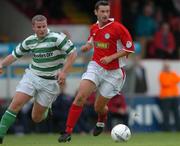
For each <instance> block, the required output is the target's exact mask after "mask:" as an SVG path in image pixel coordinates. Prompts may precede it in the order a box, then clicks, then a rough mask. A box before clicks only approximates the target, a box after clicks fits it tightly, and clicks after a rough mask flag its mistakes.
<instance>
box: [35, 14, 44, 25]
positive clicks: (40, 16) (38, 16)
mask: <svg viewBox="0 0 180 146" xmlns="http://www.w3.org/2000/svg"><path fill="white" fill-rule="evenodd" d="M35 21H47V18H46V17H45V16H43V15H35V16H34V17H33V18H32V24H34V23H35Z"/></svg>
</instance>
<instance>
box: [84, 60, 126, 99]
mask: <svg viewBox="0 0 180 146" xmlns="http://www.w3.org/2000/svg"><path fill="white" fill-rule="evenodd" d="M125 78H126V75H125V72H124V71H123V69H122V68H119V69H116V70H106V69H104V68H103V67H101V66H100V65H99V64H97V63H96V62H95V61H90V62H89V64H88V67H87V71H86V72H85V73H84V74H83V75H82V80H84V79H87V80H90V81H92V82H94V83H95V84H96V87H97V89H98V90H99V92H100V94H101V95H102V96H104V97H105V98H109V99H110V98H112V97H113V96H115V95H117V94H119V92H120V91H121V89H122V87H123V85H124V82H125Z"/></svg>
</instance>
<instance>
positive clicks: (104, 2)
mask: <svg viewBox="0 0 180 146" xmlns="http://www.w3.org/2000/svg"><path fill="white" fill-rule="evenodd" d="M108 5H109V2H108V1H105V0H100V1H98V2H97V3H96V4H95V10H98V9H99V6H108Z"/></svg>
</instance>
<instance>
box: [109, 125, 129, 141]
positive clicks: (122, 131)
mask: <svg viewBox="0 0 180 146" xmlns="http://www.w3.org/2000/svg"><path fill="white" fill-rule="evenodd" d="M111 137H112V139H113V140H114V141H116V142H125V141H128V140H129V139H130V138H131V131H130V129H129V128H128V126H126V125H124V124H118V125H116V126H114V127H113V128H112V130H111Z"/></svg>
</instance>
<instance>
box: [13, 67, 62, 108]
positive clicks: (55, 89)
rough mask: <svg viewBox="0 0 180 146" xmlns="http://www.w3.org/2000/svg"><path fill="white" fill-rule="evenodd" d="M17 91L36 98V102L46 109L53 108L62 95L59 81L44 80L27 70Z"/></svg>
mask: <svg viewBox="0 0 180 146" xmlns="http://www.w3.org/2000/svg"><path fill="white" fill-rule="evenodd" d="M16 91H17V92H22V93H25V94H27V95H29V96H32V97H34V100H35V101H36V102H38V103H39V104H40V105H42V106H44V107H51V105H52V103H53V102H54V101H55V100H56V98H57V96H58V95H59V93H60V88H59V84H58V83H57V80H48V79H43V78H41V77H39V76H37V75H35V74H33V73H32V72H31V71H30V70H29V69H26V71H25V74H24V76H23V78H22V79H21V81H20V82H19V84H18V86H17V87H16Z"/></svg>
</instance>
